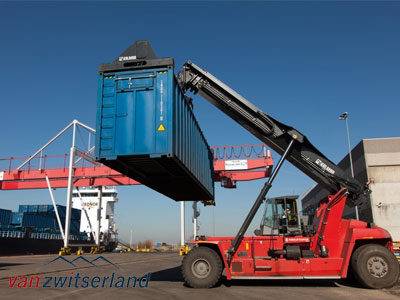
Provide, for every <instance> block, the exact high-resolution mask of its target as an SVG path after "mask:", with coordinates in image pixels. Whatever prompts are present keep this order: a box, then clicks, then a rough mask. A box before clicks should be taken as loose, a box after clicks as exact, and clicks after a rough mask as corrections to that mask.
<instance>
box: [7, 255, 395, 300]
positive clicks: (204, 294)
mask: <svg viewBox="0 0 400 300" xmlns="http://www.w3.org/2000/svg"><path fill="white" fill-rule="evenodd" d="M56 257H57V256H55V255H38V256H14V257H0V298H1V299H97V300H99V299H112V300H120V299H124V298H136V299H142V298H145V299H159V298H162V299H191V300H192V299H205V298H210V299H211V298H215V297H218V299H219V300H220V299H245V298H246V299H261V298H262V299H294V298H296V300H301V299H307V300H312V299H326V300H329V299H340V300H345V299H362V300H368V299H374V300H375V299H382V300H385V299H400V286H399V287H395V288H392V289H390V290H367V289H362V288H359V287H355V286H349V285H346V284H344V283H341V282H335V281H301V280H299V281H279V282H277V281H273V282H272V281H232V282H223V283H222V284H221V285H220V286H219V287H216V288H213V289H204V290H196V289H191V288H187V287H185V286H184V285H183V282H182V279H181V276H180V274H179V265H180V261H181V258H180V257H179V256H178V255H177V254H171V253H169V254H165V253H164V254H157V253H140V254H138V253H125V254H104V257H105V258H106V259H108V260H109V261H110V262H112V263H114V264H115V265H111V264H110V263H108V262H106V261H103V260H102V261H100V260H96V261H94V262H93V264H95V265H96V266H93V265H92V264H91V263H90V261H92V260H93V259H95V258H96V257H97V256H96V255H85V256H84V257H85V258H87V260H88V261H83V260H81V259H80V260H78V261H75V262H74V264H75V267H74V266H72V265H70V264H69V263H68V262H65V261H62V260H58V261H55V262H53V263H50V264H48V263H49V262H50V261H51V260H52V259H54V258H56ZM66 258H67V259H68V260H69V261H72V260H73V259H75V258H76V256H68V257H66ZM77 273H79V276H80V278H79V280H83V279H82V278H83V277H84V276H88V277H89V278H91V279H92V278H94V277H95V276H99V277H101V278H99V280H100V285H101V283H102V280H105V281H104V284H105V286H107V285H109V284H110V282H111V280H113V281H112V282H113V283H112V284H114V285H115V284H117V283H118V284H122V280H124V279H122V278H119V279H118V277H119V276H125V284H126V282H127V280H128V279H127V278H128V277H132V276H133V275H135V276H137V277H138V278H140V277H141V276H143V275H145V274H147V273H152V275H151V280H150V281H149V282H148V287H147V288H145V287H144V288H139V287H135V288H133V287H130V288H126V287H125V288H116V287H114V288H109V287H107V288H95V287H94V288H85V287H82V286H80V287H78V288H75V287H71V288H67V287H64V288H61V287H54V285H55V282H56V281H54V280H57V282H58V283H59V284H61V283H62V281H59V280H60V278H61V280H62V278H64V277H65V276H69V277H71V278H72V279H71V286H74V283H75V277H74V276H76V274H77ZM112 273H114V275H115V276H114V279H112ZM26 274H28V275H29V274H40V275H39V276H40V284H39V285H40V286H41V287H39V288H28V287H26V288H24V287H23V286H24V277H20V276H21V275H26ZM104 276H108V277H109V278H107V279H104ZM46 277H48V278H51V281H50V282H51V283H50V285H51V287H49V288H44V287H42V286H43V284H44V283H45V281H46V280H50V279H47V278H46ZM69 277H65V278H66V280H65V281H64V283H65V286H68V280H69ZM26 278H27V281H26V285H27V286H29V280H30V276H27V277H26ZM34 279H35V277H34ZM35 280H36V279H35ZM35 280H34V281H32V286H35V284H36V281H35ZM131 280H133V279H131ZM95 281H97V279H95ZM78 282H79V283H82V281H78ZM130 283H131V284H132V281H130ZM141 283H142V286H145V285H146V277H144V279H142V281H141ZM9 285H14V288H10V287H9ZM18 285H19V286H20V287H21V288H17V286H18ZM95 285H97V282H95ZM137 285H138V282H137Z"/></svg>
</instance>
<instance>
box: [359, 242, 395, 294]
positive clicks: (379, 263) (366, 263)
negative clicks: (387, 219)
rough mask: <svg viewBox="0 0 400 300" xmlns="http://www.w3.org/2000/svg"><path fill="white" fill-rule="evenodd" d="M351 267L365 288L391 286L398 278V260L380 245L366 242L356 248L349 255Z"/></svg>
mask: <svg viewBox="0 0 400 300" xmlns="http://www.w3.org/2000/svg"><path fill="white" fill-rule="evenodd" d="M351 268H352V270H353V271H354V273H355V274H354V275H355V277H356V278H357V279H358V281H359V282H360V283H361V284H362V285H363V286H365V287H367V288H372V289H381V288H388V287H392V286H393V285H395V284H396V283H397V281H398V279H399V272H400V269H399V262H398V261H397V259H396V257H395V256H394V255H393V253H391V252H390V251H389V250H388V249H387V248H385V247H383V246H381V245H376V244H367V245H363V246H361V247H359V248H357V249H356V251H354V253H353V255H352V256H351Z"/></svg>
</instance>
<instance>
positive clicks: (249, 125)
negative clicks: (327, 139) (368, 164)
mask: <svg viewBox="0 0 400 300" xmlns="http://www.w3.org/2000/svg"><path fill="white" fill-rule="evenodd" d="M178 81H179V83H180V85H181V87H182V89H183V90H185V91H187V90H191V91H193V92H194V93H199V95H201V96H202V97H203V98H205V99H206V100H207V101H209V102H210V103H212V104H213V105H215V106H216V107H217V108H219V109H220V110H221V111H222V112H224V113H225V114H227V115H228V116H230V117H231V118H232V119H234V120H235V121H236V122H238V123H239V124H240V125H242V126H243V127H244V128H245V129H247V130H248V131H249V132H250V133H252V134H253V135H254V136H256V137H257V138H258V139H260V140H261V141H262V142H264V143H266V144H267V145H269V146H270V147H271V148H272V149H273V150H275V151H276V152H277V153H278V154H280V155H283V153H284V152H285V150H286V149H287V148H288V144H289V142H290V141H291V140H295V141H296V143H295V144H294V145H293V148H292V150H291V152H290V154H289V155H288V156H287V160H288V161H290V162H291V163H292V164H293V165H294V166H295V167H297V168H298V169H300V170H301V171H302V172H304V173H305V174H306V175H307V176H309V177H310V178H312V179H313V180H314V181H316V182H317V183H321V184H322V185H323V186H324V187H325V188H326V189H327V190H328V191H329V192H331V193H336V192H338V191H339V190H340V189H342V188H346V189H347V190H348V191H349V197H348V200H349V201H348V204H349V205H353V206H354V205H357V200H358V197H359V196H360V195H361V194H363V193H364V187H363V186H362V185H361V184H360V183H359V182H358V181H357V180H355V179H354V178H351V177H349V176H347V175H346V174H345V173H344V171H343V170H342V169H341V168H340V167H339V166H337V165H336V164H334V163H333V162H332V161H330V160H329V159H328V158H327V157H326V156H325V155H323V154H322V153H321V152H320V151H319V150H318V149H317V148H316V147H315V146H314V145H313V144H311V142H310V141H309V140H308V139H307V137H306V136H305V135H303V134H302V133H301V132H300V131H298V130H297V129H295V128H293V127H291V126H288V125H286V124H284V123H282V122H279V121H277V120H276V119H274V118H272V117H271V116H269V115H268V114H266V113H265V112H263V111H262V110H260V109H259V108H258V107H256V106H255V105H254V104H252V103H251V102H250V101H248V100H247V99H245V98H244V97H242V96H241V95H239V94H238V93H237V92H236V91H234V90H233V89H231V88H230V87H228V86H227V85H226V84H224V83H223V82H221V81H220V80H218V79H217V78H216V77H214V76H213V75H211V74H210V73H208V72H207V71H204V70H203V69H201V68H200V67H199V66H197V65H195V64H193V63H191V62H187V63H185V64H184V66H183V68H182V70H181V72H180V74H179V76H178Z"/></svg>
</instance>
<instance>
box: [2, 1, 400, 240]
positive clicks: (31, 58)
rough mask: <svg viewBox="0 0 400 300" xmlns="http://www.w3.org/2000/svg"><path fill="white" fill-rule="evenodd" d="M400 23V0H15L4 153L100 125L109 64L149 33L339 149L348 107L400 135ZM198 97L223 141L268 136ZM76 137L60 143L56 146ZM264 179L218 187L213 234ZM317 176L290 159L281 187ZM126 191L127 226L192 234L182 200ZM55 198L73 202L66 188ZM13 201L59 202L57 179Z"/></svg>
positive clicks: (354, 127)
mask: <svg viewBox="0 0 400 300" xmlns="http://www.w3.org/2000/svg"><path fill="white" fill-rule="evenodd" d="M399 31H400V4H399V3H394V2H392V3H381V4H378V3H375V2H366V3H359V2H350V3H344V2H291V3H289V2H286V3H285V2H272V3H265V2H255V3H251V2H246V3H241V2H233V3H228V2H218V3H211V2H204V3H189V4H187V3H183V2H176V3H164V2H162V3H161V2H160V3H158V2H147V3H139V2H135V3H90V2H88V3H78V2H74V3H71V4H67V3H59V2H57V3H47V4H46V3H4V2H2V3H0V40H1V47H0V60H1V72H0V88H1V96H0V99H1V100H0V101H1V111H0V113H1V120H2V128H3V130H1V131H0V140H1V143H0V157H7V156H22V155H29V154H31V153H32V152H33V151H34V150H35V148H37V147H38V146H40V145H41V144H43V143H44V142H45V141H46V140H47V139H48V138H49V137H51V136H52V135H53V134H54V133H55V132H56V131H57V130H58V129H60V128H62V127H63V126H65V124H66V123H68V122H69V121H71V120H72V119H74V118H76V119H78V120H80V121H82V122H84V123H87V124H89V125H92V126H94V125H95V111H96V91H97V89H96V88H97V87H96V85H97V82H96V74H97V67H98V65H99V64H100V63H103V62H109V61H111V60H112V59H113V58H114V57H115V56H117V55H118V54H120V53H121V52H122V51H123V50H124V49H125V48H127V47H128V46H129V45H130V44H131V43H132V42H133V41H135V40H137V39H148V40H150V41H151V43H152V46H153V48H154V50H155V51H156V53H157V54H158V55H159V56H172V57H174V58H175V61H176V65H177V66H178V67H179V66H181V65H182V64H183V63H184V62H185V61H186V60H187V59H190V60H192V61H193V62H195V63H197V64H199V65H200V66H202V67H204V68H205V69H207V70H208V71H210V72H211V73H213V74H214V75H216V76H217V77H218V78H220V79H221V80H222V81H224V82H226V83H227V84H228V85H230V86H231V87H233V88H234V89H236V90H237V91H238V92H239V93H241V94H242V95H243V96H245V97H246V98H248V99H249V100H251V101H252V102H254V103H255V104H256V105H257V106H259V107H260V108H262V109H263V110H264V111H266V112H267V113H269V114H271V115H272V116H274V117H275V118H278V119H279V120H281V121H283V122H285V123H288V124H290V125H292V126H294V127H296V128H298V129H300V130H301V131H302V132H304V133H305V134H306V135H307V136H308V137H309V138H310V140H311V141H312V142H313V143H314V144H315V145H316V146H317V147H318V148H319V149H320V150H321V151H322V152H323V153H325V154H326V155H327V156H328V157H329V158H331V159H332V160H333V161H339V160H340V159H341V158H342V157H343V156H344V154H345V152H346V139H345V128H344V124H343V123H342V122H340V121H338V120H337V116H338V115H339V114H340V113H341V112H343V111H348V112H349V113H350V127H351V141H352V143H353V145H354V144H356V143H357V142H359V141H360V139H362V138H370V137H388V136H398V135H399V129H400V126H399V121H398V112H399V109H400V104H399V103H400V101H399V99H400V97H399V96H400V89H399V86H400V73H399V70H400V55H399V53H400V39H399ZM194 103H195V113H196V115H197V117H198V120H199V122H200V125H201V126H202V128H203V130H204V132H205V135H206V137H207V139H208V141H209V143H210V144H211V145H224V144H227V145H231V144H242V143H258V141H257V140H256V139H255V138H254V137H252V136H251V135H250V134H249V133H247V132H246V131H245V130H244V129H242V128H241V127H240V126H238V125H236V123H235V122H233V121H232V120H230V119H229V118H228V117H226V116H224V115H223V114H222V113H221V112H219V111H218V110H216V109H214V108H213V107H212V106H211V105H210V104H208V103H206V102H205V101H204V100H202V99H200V98H198V97H195V99H194ZM67 149H68V146H67V143H64V144H60V145H59V146H56V147H55V148H54V153H63V152H66V151H67ZM277 158H278V157H276V156H275V159H276V160H277ZM261 185H262V182H261V181H258V182H250V183H240V184H239V185H238V189H236V190H223V189H221V188H219V187H217V189H216V196H217V206H216V207H215V208H202V209H201V210H202V215H201V217H200V222H201V229H200V232H201V233H203V234H213V231H214V230H213V228H214V225H215V232H216V234H224V235H225V234H234V233H235V232H236V230H237V229H238V227H239V226H240V224H241V221H242V220H243V218H244V216H245V215H246V213H247V211H248V210H249V208H250V207H251V205H252V203H253V201H254V199H255V197H256V195H257V193H258V190H259V188H260V187H261ZM312 185H313V182H312V181H311V180H310V179H308V178H307V177H306V176H305V175H303V174H302V173H300V172H298V171H297V170H296V169H295V168H293V167H291V166H288V165H287V166H285V168H284V169H283V170H282V172H281V174H280V177H279V178H278V179H277V180H276V184H275V185H274V187H273V189H272V190H271V195H280V194H291V193H299V194H301V193H303V192H304V191H306V190H307V189H308V188H310V187H311V186H312ZM119 192H120V197H119V198H120V201H119V203H118V206H117V210H116V213H117V218H118V226H119V229H120V233H121V237H122V238H123V239H128V237H129V230H130V229H131V228H133V230H134V240H142V239H147V238H150V239H153V240H155V241H161V240H163V241H164V240H166V241H178V240H179V205H178V203H175V202H173V201H172V200H170V199H167V198H165V197H164V196H162V195H160V194H158V193H156V192H154V191H151V190H149V189H148V188H146V187H123V188H119ZM56 197H57V200H58V202H60V203H63V202H64V201H65V190H60V191H57V193H56ZM0 200H1V205H0V207H3V208H11V209H16V208H17V206H18V204H24V203H50V199H49V196H48V193H47V192H46V191H12V192H0ZM187 207H188V210H189V205H188V206H187ZM213 215H214V217H213ZM188 221H190V216H189V217H188ZM259 221H260V218H259V217H257V219H256V220H255V222H254V223H253V225H252V229H254V227H255V226H256V225H257V224H258V223H259ZM188 232H189V229H188Z"/></svg>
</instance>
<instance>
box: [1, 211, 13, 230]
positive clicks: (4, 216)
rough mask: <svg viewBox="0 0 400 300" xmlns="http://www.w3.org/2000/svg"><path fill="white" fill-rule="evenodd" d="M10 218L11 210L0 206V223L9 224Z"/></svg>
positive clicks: (2, 224)
mask: <svg viewBox="0 0 400 300" xmlns="http://www.w3.org/2000/svg"><path fill="white" fill-rule="evenodd" d="M11 218H12V211H11V210H8V209H1V208H0V225H1V226H7V225H10V223H11Z"/></svg>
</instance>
